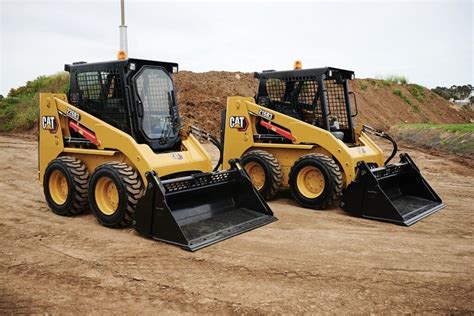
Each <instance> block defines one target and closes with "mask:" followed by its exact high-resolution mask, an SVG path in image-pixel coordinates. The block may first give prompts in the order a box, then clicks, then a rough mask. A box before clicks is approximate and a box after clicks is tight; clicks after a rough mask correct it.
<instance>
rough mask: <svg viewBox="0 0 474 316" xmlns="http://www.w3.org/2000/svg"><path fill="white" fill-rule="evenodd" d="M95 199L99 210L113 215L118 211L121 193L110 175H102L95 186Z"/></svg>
mask: <svg viewBox="0 0 474 316" xmlns="http://www.w3.org/2000/svg"><path fill="white" fill-rule="evenodd" d="M95 200H96V203H97V207H98V208H99V210H100V211H101V212H102V213H104V214H105V215H109V216H110V215H112V214H114V213H115V212H116V211H117V208H118V204H119V193H118V190H117V187H116V185H115V183H114V182H113V181H112V179H110V178H108V177H102V178H100V179H99V181H97V184H96V187H95Z"/></svg>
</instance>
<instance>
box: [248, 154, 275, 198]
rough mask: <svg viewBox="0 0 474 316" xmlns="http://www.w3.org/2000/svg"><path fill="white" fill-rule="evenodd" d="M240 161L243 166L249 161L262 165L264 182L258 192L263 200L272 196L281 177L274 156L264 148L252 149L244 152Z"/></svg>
mask: <svg viewBox="0 0 474 316" xmlns="http://www.w3.org/2000/svg"><path fill="white" fill-rule="evenodd" d="M240 161H241V162H242V165H243V166H244V167H245V165H246V164H248V163H249V162H255V163H258V164H260V165H261V166H262V168H263V170H264V172H265V183H264V185H263V187H262V188H261V189H260V190H258V192H259V193H260V194H261V195H262V196H263V198H264V199H265V200H270V199H271V198H273V197H274V196H275V195H276V194H277V192H278V190H279V189H280V186H281V182H282V178H283V175H282V171H281V165H280V163H279V162H278V160H277V159H276V158H275V156H273V155H272V154H271V153H269V152H267V151H264V150H252V151H249V152H247V153H246V154H244V155H243V156H242V158H241V159H240Z"/></svg>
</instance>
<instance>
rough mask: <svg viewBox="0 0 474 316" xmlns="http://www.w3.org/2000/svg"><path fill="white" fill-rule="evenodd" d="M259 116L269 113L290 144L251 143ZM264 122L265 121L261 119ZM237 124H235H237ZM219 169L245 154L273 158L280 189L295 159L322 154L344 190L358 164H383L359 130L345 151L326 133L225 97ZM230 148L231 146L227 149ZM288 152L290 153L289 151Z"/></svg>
mask: <svg viewBox="0 0 474 316" xmlns="http://www.w3.org/2000/svg"><path fill="white" fill-rule="evenodd" d="M261 113H270V114H271V117H272V118H271V120H270V121H271V122H272V123H274V124H276V125H279V126H284V127H285V128H286V129H288V130H289V132H290V133H291V135H292V136H293V137H294V139H295V140H294V141H293V143H292V144H279V143H268V142H266V143H263V142H257V141H255V140H254V135H255V134H257V132H256V125H257V121H256V120H257V118H259V117H262V116H261ZM231 118H234V119H233V120H235V118H239V120H240V118H244V121H246V124H247V126H240V125H238V124H237V125H236V124H232V127H231V126H230V121H231ZM262 118H264V119H268V115H267V116H266V117H262ZM237 121H238V120H237ZM224 128H225V134H224V135H225V136H224V148H225V149H224V156H223V162H224V163H223V168H224V169H226V168H228V167H229V164H228V160H229V159H231V158H236V157H242V156H243V155H244V154H245V153H247V152H249V151H251V150H255V149H261V150H265V151H267V152H269V153H271V154H272V155H274V156H275V157H276V158H277V160H278V161H279V163H280V164H281V167H282V176H283V181H282V185H283V186H288V178H289V173H290V169H291V167H292V166H293V164H294V163H295V161H296V160H298V158H299V157H301V156H302V155H305V154H310V153H320V154H325V155H327V156H328V157H333V158H334V160H335V161H336V162H337V163H338V164H339V166H340V167H341V171H342V173H343V181H344V187H346V186H347V185H348V184H350V183H351V182H352V181H353V180H354V179H355V177H356V166H357V163H358V162H359V161H365V162H366V163H375V164H377V166H379V167H381V166H383V164H384V160H383V152H382V150H381V149H380V148H379V147H378V146H377V145H376V144H375V143H374V142H373V141H372V140H371V139H370V138H369V137H368V136H367V135H366V134H365V133H364V132H363V131H362V130H361V128H360V127H359V128H357V129H356V131H355V132H356V140H357V146H354V147H349V146H347V145H346V144H345V143H344V142H342V141H341V140H339V139H337V138H336V137H335V136H333V135H332V134H331V133H330V132H328V131H326V130H324V129H321V128H318V127H315V126H313V125H311V124H308V123H305V122H303V121H301V120H298V119H295V118H293V117H290V116H287V115H285V114H282V113H279V112H276V111H273V110H271V109H268V108H266V107H263V106H260V105H258V104H256V103H255V100H254V99H253V98H250V97H229V98H228V99H227V111H226V118H225V127H224ZM229 144H231V145H229ZM289 149H291V150H289Z"/></svg>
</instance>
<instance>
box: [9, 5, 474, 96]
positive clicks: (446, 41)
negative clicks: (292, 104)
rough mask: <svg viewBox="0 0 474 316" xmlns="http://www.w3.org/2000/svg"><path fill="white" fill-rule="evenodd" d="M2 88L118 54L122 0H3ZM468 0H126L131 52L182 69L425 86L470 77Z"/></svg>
mask: <svg viewBox="0 0 474 316" xmlns="http://www.w3.org/2000/svg"><path fill="white" fill-rule="evenodd" d="M0 3H1V5H0V18H1V25H0V42H1V43H0V44H1V46H0V47H1V49H0V54H1V56H0V94H4V95H6V94H7V93H8V91H9V90H10V88H12V87H18V86H20V85H23V84H24V83H25V82H26V81H27V80H31V79H34V78H36V77H37V76H39V75H44V74H53V73H56V72H58V71H61V70H62V69H63V67H64V64H65V63H71V62H73V61H81V60H84V61H89V62H93V61H103V60H111V59H115V57H116V52H117V50H118V45H119V40H118V25H119V23H120V5H119V3H120V1H119V0H114V1H99V0H97V1H84V0H83V1H64V0H63V1H24V0H0ZM473 13H474V8H473V4H472V1H470V0H466V1H418V2H414V3H413V2H411V1H398V2H387V1H371V2H367V1H365V2H362V1H345V2H342V1H338V2H334V1H333V2H321V1H318V2H301V3H296V2H293V1H291V2H290V1H288V2H268V1H267V2H249V1H243V2H223V1H221V2H198V1H191V2H189V1H188V2H184V1H173V2H157V1H155V2H154V1H132V0H126V24H127V25H128V37H129V43H128V45H129V55H130V56H131V57H135V58H146V59H154V60H164V61H174V62H178V63H179V65H180V69H181V70H192V71H199V72H201V71H208V70H229V71H259V70H263V69H279V70H283V69H289V68H291V67H292V66H293V61H294V60H295V59H301V60H302V61H303V67H305V68H311V67H321V66H333V67H339V68H347V69H351V70H354V71H355V72H356V76H357V77H359V78H364V77H375V76H385V75H391V74H398V75H404V76H406V77H408V79H409V81H410V82H416V83H421V84H423V85H426V86H428V87H435V86H437V85H443V86H451V85H453V84H468V83H471V84H473V83H474V79H473V73H474V68H473V45H474V44H473V42H474V41H473V34H474V31H473Z"/></svg>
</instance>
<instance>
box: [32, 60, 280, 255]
mask: <svg viewBox="0 0 474 316" xmlns="http://www.w3.org/2000/svg"><path fill="white" fill-rule="evenodd" d="M65 70H66V71H68V72H69V73H70V89H69V93H68V96H67V97H66V96H65V95H57V94H41V95H40V116H41V117H40V120H41V121H44V122H46V123H45V124H43V128H40V132H39V135H40V142H39V179H40V182H41V183H42V184H43V187H44V193H45V198H46V201H47V202H48V205H49V206H50V208H51V209H52V210H53V212H55V213H57V214H60V215H75V214H78V213H81V212H83V211H84V210H85V209H87V207H88V204H89V207H90V209H91V210H92V213H93V214H94V215H95V216H96V218H97V219H98V221H99V222H100V223H101V224H103V225H104V226H108V227H123V226H127V225H129V224H132V223H133V224H134V227H135V229H136V230H137V231H138V232H139V233H141V234H143V235H145V236H148V237H151V238H154V239H156V240H160V241H165V242H169V243H172V244H176V245H179V246H181V247H183V248H185V249H188V250H197V249H200V248H202V247H205V246H208V245H211V244H213V243H216V242H219V241H222V240H224V239H227V238H230V237H232V236H235V235H238V234H241V233H243V232H245V231H248V230H251V229H254V228H257V227H259V226H262V225H265V224H268V223H271V222H273V221H275V220H276V218H275V217H273V213H272V211H271V210H270V208H269V207H268V205H267V204H266V202H265V201H264V200H263V198H262V197H261V196H260V194H259V193H258V192H257V191H256V190H255V189H254V187H253V186H252V183H251V181H250V179H249V177H248V175H247V173H246V172H245V170H244V169H243V168H242V167H241V165H240V162H239V161H238V160H233V161H232V165H231V166H230V168H229V170H225V171H221V172H217V171H215V172H214V171H213V169H212V165H211V159H210V157H209V155H208V154H207V152H206V151H205V150H204V148H203V147H202V145H201V144H200V143H199V141H198V139H196V137H195V136H194V135H193V133H192V131H193V130H196V128H194V129H193V128H191V129H187V128H182V126H181V123H180V118H179V113H178V107H177V104H176V103H177V102H176V93H175V88H174V84H173V80H172V77H171V75H172V74H173V73H175V72H177V71H178V65H177V64H175V63H167V62H159V61H148V60H141V59H125V60H119V61H111V62H102V63H90V64H89V63H83V62H81V63H75V64H72V65H66V66H65ZM53 127H54V128H53ZM201 132H202V131H201ZM202 133H203V132H202Z"/></svg>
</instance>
